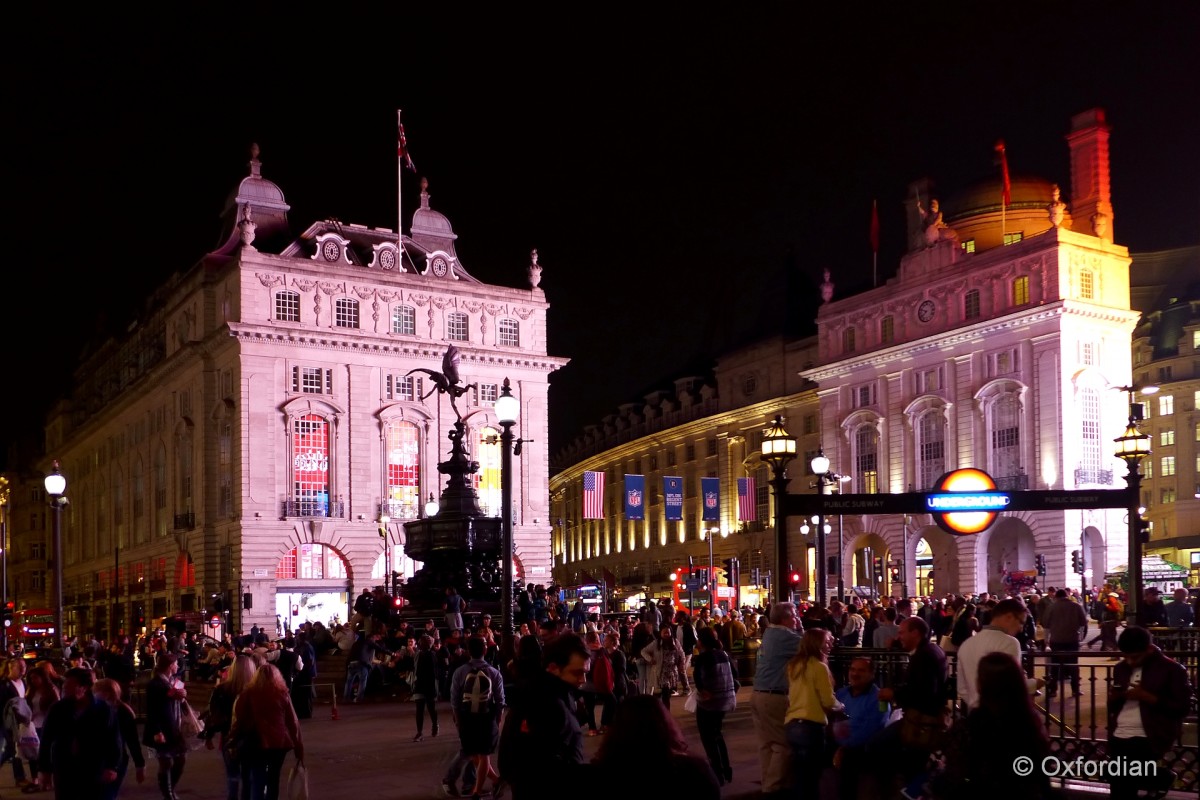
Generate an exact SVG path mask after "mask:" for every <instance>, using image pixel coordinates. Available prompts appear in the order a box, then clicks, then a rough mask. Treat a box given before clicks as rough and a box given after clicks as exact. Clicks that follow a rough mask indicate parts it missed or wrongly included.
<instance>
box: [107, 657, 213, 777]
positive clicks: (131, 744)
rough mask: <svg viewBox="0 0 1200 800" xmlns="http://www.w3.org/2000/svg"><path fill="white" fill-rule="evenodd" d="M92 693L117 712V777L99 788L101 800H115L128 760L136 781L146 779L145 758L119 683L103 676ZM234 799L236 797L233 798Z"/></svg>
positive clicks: (126, 770) (134, 716)
mask: <svg viewBox="0 0 1200 800" xmlns="http://www.w3.org/2000/svg"><path fill="white" fill-rule="evenodd" d="M92 694H94V695H95V696H96V697H99V698H100V699H101V700H103V701H104V702H106V703H108V704H109V705H110V706H112V709H113V711H115V712H116V714H117V726H118V730H120V732H121V744H122V745H123V746H122V747H121V762H120V766H118V767H117V779H116V780H115V781H113V782H112V783H106V784H104V785H103V787H102V788H101V792H102V794H101V797H102V798H103V800H117V797H119V796H120V794H121V784H122V783H124V782H125V775H126V774H127V773H128V772H129V760H130V759H133V766H134V768H135V769H136V775H137V782H138V783H141V782H142V781H144V780H146V758H145V756H143V755H142V748H141V746H140V745H139V744H138V735H137V714H135V713H134V711H133V709H132V708H130V707H129V704H128V703H126V702H124V701H123V700H122V699H121V684H120V683H118V682H117V681H116V680H115V679H113V678H104V679H102V680H98V681H96V683H95V684H93V685H92ZM234 800H236V798H235V799H234Z"/></svg>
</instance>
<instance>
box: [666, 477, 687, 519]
mask: <svg viewBox="0 0 1200 800" xmlns="http://www.w3.org/2000/svg"><path fill="white" fill-rule="evenodd" d="M663 505H665V506H666V514H667V520H668V521H672V522H680V521H681V520H683V478H668V477H663Z"/></svg>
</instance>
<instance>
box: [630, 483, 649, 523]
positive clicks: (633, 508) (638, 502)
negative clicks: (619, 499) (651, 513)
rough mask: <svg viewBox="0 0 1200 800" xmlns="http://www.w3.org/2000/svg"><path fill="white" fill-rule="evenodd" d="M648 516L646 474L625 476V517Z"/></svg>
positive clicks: (639, 517) (642, 517)
mask: <svg viewBox="0 0 1200 800" xmlns="http://www.w3.org/2000/svg"><path fill="white" fill-rule="evenodd" d="M645 518H646V476H645V475H626V476H625V519H645Z"/></svg>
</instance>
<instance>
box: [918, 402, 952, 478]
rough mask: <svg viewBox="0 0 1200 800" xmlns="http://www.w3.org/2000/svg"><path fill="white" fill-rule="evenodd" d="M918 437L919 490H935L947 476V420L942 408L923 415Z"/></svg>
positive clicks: (919, 423)
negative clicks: (938, 481) (941, 479)
mask: <svg viewBox="0 0 1200 800" xmlns="http://www.w3.org/2000/svg"><path fill="white" fill-rule="evenodd" d="M917 436H918V439H919V441H918V443H917V448H918V453H919V455H920V470H921V475H920V480H921V485H920V486H918V487H917V488H918V489H919V490H921V491H925V490H929V489H933V487H934V484H936V483H937V479H938V478H940V477H942V476H943V475H945V474H946V420H945V417H944V416H943V414H942V410H941V409H940V408H938V409H932V410H930V411H926V412H925V413H924V414H922V415H921V418H920V420H919V421H918V423H917Z"/></svg>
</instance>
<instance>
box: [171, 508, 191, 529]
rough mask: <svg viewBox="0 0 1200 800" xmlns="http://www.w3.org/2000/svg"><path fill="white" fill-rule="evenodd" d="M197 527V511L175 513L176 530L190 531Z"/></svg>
mask: <svg viewBox="0 0 1200 800" xmlns="http://www.w3.org/2000/svg"><path fill="white" fill-rule="evenodd" d="M195 527H196V512H194V511H187V512H185V513H183V514H176V515H175V530H177V531H190V530H192V529H193V528H195Z"/></svg>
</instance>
